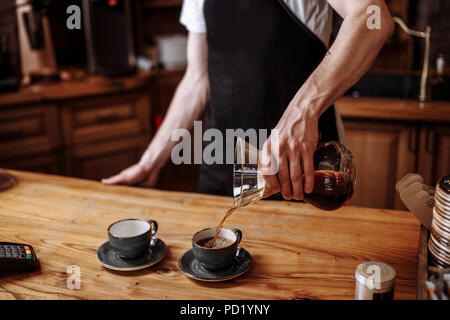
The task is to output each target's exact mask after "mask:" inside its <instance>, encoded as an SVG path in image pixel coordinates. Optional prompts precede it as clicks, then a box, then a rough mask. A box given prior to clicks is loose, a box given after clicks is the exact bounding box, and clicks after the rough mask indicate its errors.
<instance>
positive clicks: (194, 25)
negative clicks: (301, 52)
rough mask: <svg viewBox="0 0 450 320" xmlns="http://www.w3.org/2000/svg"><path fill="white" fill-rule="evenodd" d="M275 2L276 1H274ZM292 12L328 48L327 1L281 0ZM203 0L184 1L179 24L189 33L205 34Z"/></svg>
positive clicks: (330, 15) (330, 17) (329, 13)
mask: <svg viewBox="0 0 450 320" xmlns="http://www.w3.org/2000/svg"><path fill="white" fill-rule="evenodd" d="M225 1H226V0H225ZM274 1H277V0H274ZM283 1H284V2H285V3H286V4H287V6H288V7H289V8H290V9H291V10H292V12H293V13H294V14H295V15H296V16H297V17H298V18H299V19H300V21H302V22H303V23H304V24H305V25H306V26H307V27H308V28H309V29H310V30H311V31H312V32H314V34H315V35H316V36H317V37H318V38H319V39H320V40H322V42H323V43H324V44H325V45H326V46H327V47H328V44H329V41H330V35H331V29H332V24H333V10H332V9H331V7H330V6H329V4H328V2H327V0H283ZM204 2H205V0H184V1H183V7H182V9H181V16H180V23H181V24H182V25H184V26H185V27H186V29H187V30H188V31H190V32H194V33H205V32H206V23H205V17H204V16H203V4H204Z"/></svg>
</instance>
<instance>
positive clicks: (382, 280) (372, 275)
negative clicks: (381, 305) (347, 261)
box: [355, 261, 396, 289]
mask: <svg viewBox="0 0 450 320" xmlns="http://www.w3.org/2000/svg"><path fill="white" fill-rule="evenodd" d="M395 276H396V273H395V270H394V268H392V267H391V266H390V265H388V264H386V263H383V262H376V261H367V262H363V263H361V264H360V265H358V266H357V267H356V271H355V278H356V281H358V282H359V283H361V284H362V285H364V286H366V287H368V288H370V289H388V288H391V287H393V286H394V283H395Z"/></svg>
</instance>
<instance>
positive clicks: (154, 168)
mask: <svg viewBox="0 0 450 320" xmlns="http://www.w3.org/2000/svg"><path fill="white" fill-rule="evenodd" d="M187 61H188V62H187V68H186V73H185V74H184V77H183V79H182V80H181V82H180V84H179V85H178V88H177V90H176V91H175V95H174V97H173V99H172V102H171V104H170V106H169V110H168V111H167V114H166V116H165V118H164V121H163V122H162V124H161V127H160V128H159V130H158V131H157V133H156V135H155V137H154V138H153V140H152V141H151V143H150V145H149V146H148V148H147V150H146V151H145V153H144V154H143V155H142V157H141V160H140V161H139V162H138V163H137V164H135V165H133V166H131V167H129V168H127V169H125V170H123V171H122V172H120V173H119V174H117V175H115V176H113V177H111V178H108V179H103V181H102V182H103V183H105V184H140V185H143V186H153V185H155V183H156V181H157V179H158V175H159V171H160V170H161V168H162V167H163V166H164V164H165V163H166V162H167V160H168V159H169V157H170V154H171V151H172V148H173V146H174V145H175V144H176V142H173V141H171V135H172V130H173V129H175V128H181V129H183V128H184V129H188V130H190V129H191V128H192V126H193V123H194V121H195V120H198V119H199V118H200V117H201V115H202V114H203V112H204V110H205V107H206V105H207V103H208V101H209V98H210V91H209V79H208V47H207V44H206V35H205V34H196V33H192V32H190V33H189V36H188V43H187Z"/></svg>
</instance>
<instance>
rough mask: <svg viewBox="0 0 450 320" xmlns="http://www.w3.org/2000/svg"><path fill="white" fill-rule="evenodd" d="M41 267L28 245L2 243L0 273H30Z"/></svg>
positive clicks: (0, 245) (0, 248) (0, 244)
mask: <svg viewBox="0 0 450 320" xmlns="http://www.w3.org/2000/svg"><path fill="white" fill-rule="evenodd" d="M38 266H39V261H38V259H37V257H36V254H35V252H34V250H33V247H32V246H30V245H28V244H20V243H12V242H0V273H4V272H29V271H33V270H34V269H36V268H37V267H38Z"/></svg>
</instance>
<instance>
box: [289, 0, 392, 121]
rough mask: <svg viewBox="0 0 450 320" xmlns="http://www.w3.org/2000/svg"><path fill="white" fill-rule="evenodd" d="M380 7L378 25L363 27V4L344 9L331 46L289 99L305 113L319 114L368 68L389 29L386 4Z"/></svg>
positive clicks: (308, 114)
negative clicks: (374, 27) (343, 14)
mask: <svg viewBox="0 0 450 320" xmlns="http://www.w3.org/2000/svg"><path fill="white" fill-rule="evenodd" d="M381 8H382V10H381V29H373V30H369V29H368V28H367V25H366V21H367V17H368V15H367V12H366V8H365V7H364V6H361V7H360V8H358V10H354V11H350V12H348V13H346V16H345V18H344V22H343V24H342V26H341V29H340V31H339V34H338V36H337V38H336V40H335V42H334V44H333V46H332V47H331V48H330V49H329V51H328V53H327V55H326V56H325V58H324V59H323V61H322V62H321V64H320V65H319V66H318V67H317V69H316V70H315V71H314V72H313V74H312V75H311V76H310V78H309V79H308V80H307V81H306V82H305V84H304V85H303V86H302V87H301V88H300V90H299V91H298V93H297V94H296V96H295V98H294V100H293V102H294V105H295V106H296V107H298V108H299V109H300V110H301V112H302V113H304V115H305V116H306V117H309V116H311V117H312V116H317V115H319V116H320V115H321V114H322V113H323V112H324V111H325V110H326V109H327V108H328V107H329V106H330V105H331V104H333V103H334V102H335V100H336V99H337V98H339V97H340V96H341V95H342V94H344V93H345V92H346V91H347V90H348V89H349V88H350V87H351V86H352V85H354V84H355V83H356V82H357V81H358V80H359V79H360V78H361V77H362V76H363V75H364V73H366V72H367V70H368V69H369V68H370V66H371V65H372V63H373V62H374V60H375V58H376V57H377V55H378V53H379V51H380V49H381V48H382V46H383V44H384V42H385V41H386V39H387V38H388V37H389V35H390V34H391V33H392V30H393V22H392V19H391V17H390V15H389V12H388V10H387V8H386V7H385V6H381Z"/></svg>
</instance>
